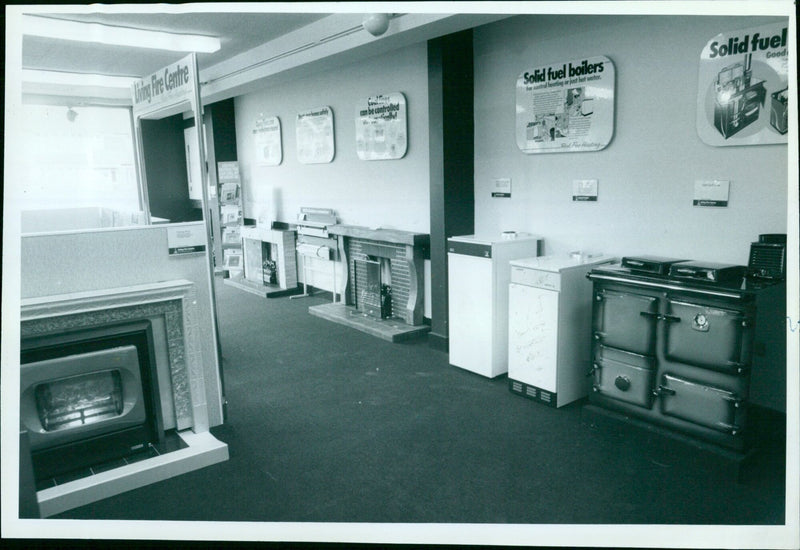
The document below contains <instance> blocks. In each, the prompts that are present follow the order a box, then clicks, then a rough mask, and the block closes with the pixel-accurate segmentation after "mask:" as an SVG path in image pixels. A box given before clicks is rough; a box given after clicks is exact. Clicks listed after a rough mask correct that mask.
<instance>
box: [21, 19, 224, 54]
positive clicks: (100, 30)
mask: <svg viewBox="0 0 800 550" xmlns="http://www.w3.org/2000/svg"><path fill="white" fill-rule="evenodd" d="M22 34H24V35H29V36H43V37H46V38H56V39H60V40H73V41H76V42H95V43H98V44H107V45H110V46H128V47H133V48H149V49H155V50H171V51H176V52H201V53H213V52H216V51H217V50H219V49H220V47H221V43H220V40H219V38H216V37H213V36H200V35H196V34H172V33H168V32H161V31H147V30H144V29H134V28H130V27H114V26H111V25H103V24H100V23H82V22H78V21H65V20H63V19H52V18H49V17H37V16H32V15H23V16H22Z"/></svg>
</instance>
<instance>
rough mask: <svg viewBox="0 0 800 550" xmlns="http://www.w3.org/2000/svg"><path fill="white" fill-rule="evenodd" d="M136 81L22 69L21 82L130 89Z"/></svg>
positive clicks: (97, 75)
mask: <svg viewBox="0 0 800 550" xmlns="http://www.w3.org/2000/svg"><path fill="white" fill-rule="evenodd" d="M136 80H138V79H137V78H133V77H129V76H109V75H103V74H87V73H65V72H60V71H37V70H33V69H22V81H23V82H35V83H37V84H63V85H66V86H100V87H103V88H130V87H131V85H132V84H133V83H134V82H135V81H136Z"/></svg>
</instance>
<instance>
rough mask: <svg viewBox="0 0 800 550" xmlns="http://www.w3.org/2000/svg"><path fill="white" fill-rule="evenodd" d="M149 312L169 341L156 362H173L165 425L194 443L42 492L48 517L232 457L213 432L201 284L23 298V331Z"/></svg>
mask: <svg viewBox="0 0 800 550" xmlns="http://www.w3.org/2000/svg"><path fill="white" fill-rule="evenodd" d="M145 319H146V320H150V321H151V322H152V323H153V332H154V335H153V336H154V342H155V345H156V347H157V348H158V347H159V342H162V344H161V347H166V350H163V349H162V350H155V351H156V358H157V363H158V362H159V359H158V358H159V356H161V357H162V358H163V357H164V356H166V357H167V358H168V363H169V364H168V376H167V383H166V384H164V383H162V374H161V373H160V374H159V389H160V391H161V393H162V395H161V403H162V409H163V408H164V407H165V405H166V406H168V407H171V410H164V411H163V413H164V421H165V422H164V424H165V428H170V427H175V428H177V430H178V434H179V435H180V436H181V438H182V439H183V440H184V441H185V442H186V443H187V444H188V445H189V447H188V448H187V449H181V450H178V451H174V452H173V453H169V454H167V455H163V456H159V457H156V458H154V459H148V460H145V461H142V462H139V463H135V464H132V465H128V466H124V467H122V468H118V469H117V470H127V471H117V470H112V471H111V472H110V473H109V472H104V473H103V474H98V475H95V476H90V477H89V478H84V479H83V480H77V481H74V482H70V483H66V484H64V485H61V486H58V487H54V488H51V489H44V490H42V491H39V493H38V500H39V506H40V511H41V513H42V515H43V517H47V516H48V515H52V514H55V513H59V512H61V511H64V510H67V509H70V508H74V507H76V506H81V505H83V504H86V503H88V502H93V501H95V500H99V499H101V498H106V497H108V496H111V495H113V494H118V493H120V492H123V491H126V490H129V489H133V488H136V487H140V486H142V485H145V484H147V483H152V482H154V481H159V480H161V479H166V478H167V477H171V476H174V475H178V474H181V473H185V472H188V471H191V470H194V469H196V468H199V467H204V466H207V465H210V464H213V463H215V462H220V461H222V460H227V458H228V451H227V445H225V444H224V443H220V442H219V441H217V440H216V439H215V438H213V436H212V435H211V434H210V433H209V432H208V429H209V420H208V407H207V403H206V397H205V395H206V392H205V380H204V378H203V363H202V360H203V358H202V353H201V351H200V350H201V347H200V340H199V339H200V338H201V337H202V335H201V334H200V331H199V325H198V322H197V296H196V290H195V286H194V283H192V282H191V281H187V280H174V281H167V282H159V283H150V284H144V285H136V286H129V287H125V288H116V289H107V290H98V291H88V292H77V293H72V294H65V295H56V296H43V297H37V298H28V299H23V300H22V301H21V311H20V333H21V337H22V338H27V337H31V336H43V335H49V334H57V333H59V332H63V331H66V330H75V329H80V328H94V327H99V326H103V325H106V324H111V323H114V324H116V323H120V322H126V321H131V322H133V321H140V320H145ZM159 327H161V328H160V329H159ZM158 332H163V334H157V333H158ZM158 370H159V371H163V368H162V365H160V364H159V365H158ZM165 392H166V395H165ZM193 444H194V445H193Z"/></svg>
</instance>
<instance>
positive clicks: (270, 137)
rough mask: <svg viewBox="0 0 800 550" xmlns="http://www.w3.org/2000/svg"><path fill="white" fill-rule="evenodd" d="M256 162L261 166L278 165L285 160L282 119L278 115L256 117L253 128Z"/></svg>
mask: <svg viewBox="0 0 800 550" xmlns="http://www.w3.org/2000/svg"><path fill="white" fill-rule="evenodd" d="M253 143H254V144H255V153H256V164H260V165H261V166H278V165H279V164H280V163H281V161H283V144H282V143H281V121H280V119H279V118H278V117H275V116H271V117H264V116H263V115H260V116H259V117H258V118H257V119H256V127H255V128H254V129H253Z"/></svg>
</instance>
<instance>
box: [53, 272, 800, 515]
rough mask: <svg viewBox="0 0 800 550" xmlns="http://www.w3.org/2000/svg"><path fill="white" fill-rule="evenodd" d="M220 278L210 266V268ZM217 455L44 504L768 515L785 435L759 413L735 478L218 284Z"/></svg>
mask: <svg viewBox="0 0 800 550" xmlns="http://www.w3.org/2000/svg"><path fill="white" fill-rule="evenodd" d="M218 283H219V281H218ZM217 300H218V310H219V322H220V332H221V343H222V353H223V364H224V376H225V389H226V396H227V399H228V402H229V406H228V419H227V422H226V423H225V424H224V425H222V426H218V427H215V428H213V429H212V432H213V433H214V435H215V436H216V437H217V438H218V439H220V440H222V441H224V442H226V443H227V444H228V445H229V450H230V460H228V461H227V462H224V463H221V464H217V465H213V466H210V467H208V468H205V469H202V470H198V471H195V472H190V473H187V474H184V475H181V476H177V477H175V478H171V479H168V480H165V481H162V482H159V483H155V484H153V485H149V486H147V487H143V488H141V489H137V490H134V491H130V492H127V493H124V494H121V495H118V496H115V497H112V498H109V499H105V500H103V501H100V502H96V503H93V504H90V505H87V506H83V507H81V508H77V509H74V510H70V511H68V512H65V513H63V514H61V515H60V516H58V517H60V518H84V519H87V518H92V519H141V520H213V521H257V522H371V523H375V522H389V523H407V522H410V523H503V524H505V523H522V524H542V523H548V524H549V523H554V524H631V523H632V524H700V525H702V524H710V525H717V524H721V525H734V524H745V525H752V524H756V525H762V524H770V525H772V524H782V523H783V522H784V490H785V489H784V472H785V464H784V463H783V460H784V445H785V444H784V441H783V439H782V437H781V435H782V434H781V429H780V427H771V426H766V429H763V430H762V432H763V434H764V435H763V437H762V439H763V442H762V445H761V447H762V448H761V450H760V452H759V453H758V454H757V455H756V457H755V460H754V461H753V463H752V464H751V465H750V467H748V468H747V470H746V471H745V476H744V477H743V479H742V482H740V483H737V482H736V481H735V480H734V479H733V478H732V477H731V475H730V473H729V471H727V470H726V469H725V468H721V467H720V465H719V462H718V461H716V460H715V459H714V457H713V456H712V457H709V456H708V455H706V454H703V453H698V452H697V451H696V450H695V449H692V448H690V447H686V446H682V445H678V444H676V443H674V442H672V441H670V440H665V439H663V438H660V437H657V436H654V435H651V434H643V433H640V432H637V431H632V430H630V429H626V428H625V427H613V426H612V427H609V426H599V425H598V426H596V425H594V424H591V423H588V422H586V421H585V419H584V418H582V414H581V409H582V407H581V403H580V402H579V403H574V404H571V405H568V406H567V407H563V408H560V409H552V408H549V407H547V406H545V405H542V404H539V403H535V402H533V401H530V400H528V399H525V398H523V397H520V396H517V395H515V394H512V393H511V392H510V391H509V390H508V382H507V378H506V377H499V378H497V379H494V380H487V379H485V378H482V377H480V376H478V375H475V374H472V373H469V372H467V371H464V370H462V369H458V368H455V367H452V366H450V365H449V364H448V356H447V354H446V353H443V352H440V351H436V350H433V349H431V348H430V347H429V346H428V345H427V344H426V343H425V341H424V340H422V341H416V342H411V343H399V344H392V343H389V342H385V341H383V340H380V339H378V338H375V337H372V336H369V335H367V334H363V333H361V332H358V331H356V330H354V329H351V328H348V327H344V326H340V325H337V324H335V323H331V322H329V321H326V320H324V319H320V318H317V317H314V316H312V315H310V314H309V313H308V307H309V306H311V305H315V304H320V303H325V302H326V301H327V300H326V299H325V298H324V297H312V298H304V299H299V300H289V299H288V298H277V299H261V298H259V297H256V296H254V295H252V294H248V293H246V292H243V291H241V290H238V289H235V288H232V287H230V286H228V285H224V284H218V285H217Z"/></svg>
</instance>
